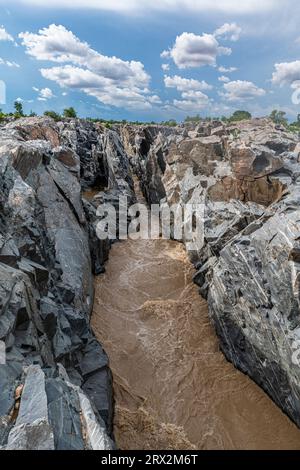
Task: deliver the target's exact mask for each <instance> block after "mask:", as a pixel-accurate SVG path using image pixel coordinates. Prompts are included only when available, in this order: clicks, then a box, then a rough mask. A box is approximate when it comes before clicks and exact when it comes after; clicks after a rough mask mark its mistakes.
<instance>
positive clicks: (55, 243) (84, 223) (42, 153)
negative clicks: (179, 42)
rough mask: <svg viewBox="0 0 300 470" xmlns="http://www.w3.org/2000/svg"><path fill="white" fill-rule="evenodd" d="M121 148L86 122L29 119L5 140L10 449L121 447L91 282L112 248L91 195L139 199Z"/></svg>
mask: <svg viewBox="0 0 300 470" xmlns="http://www.w3.org/2000/svg"><path fill="white" fill-rule="evenodd" d="M120 149H121V150H122V146H121V145H120V139H119V138H118V136H117V135H116V134H115V133H113V132H110V131H105V132H104V131H103V130H101V128H97V127H96V126H94V125H92V124H90V123H87V122H84V121H77V120H70V121H67V122H64V123H59V124H55V123H54V121H52V120H51V119H48V118H30V119H19V120H17V121H15V122H13V123H9V124H7V125H6V126H3V127H1V129H0V207H1V209H0V298H1V313H0V341H1V342H4V343H5V348H6V351H5V352H6V363H5V364H3V365H0V388H1V398H0V446H2V447H6V448H8V449H15V448H24V449H35V448H36V449H45V448H47V449H50V448H55V449H84V448H100V447H101V446H103V447H106V448H110V447H111V445H112V444H111V442H110V440H109V438H108V435H110V434H111V433H112V412H113V409H112V386H111V374H110V371H109V368H108V358H107V356H106V354H105V352H104V351H103V349H102V348H101V346H100V345H99V344H98V343H97V341H96V339H95V338H94V335H93V333H92V331H91V328H90V325H89V318H90V314H91V311H92V307H93V295H94V291H93V277H92V272H94V273H96V274H97V273H100V272H102V271H103V265H104V263H105V261H106V259H107V256H108V250H109V243H108V242H105V243H104V242H100V241H99V240H98V239H97V237H96V234H95V221H96V220H95V211H96V208H95V206H93V205H92V204H90V203H89V202H87V201H82V197H81V190H82V187H83V188H84V187H87V186H94V185H96V186H97V185H98V183H99V182H100V183H101V184H102V182H103V181H104V180H105V181H104V186H107V188H108V190H111V191H113V190H114V191H116V192H118V191H125V192H127V193H128V194H129V195H130V194H131V193H132V190H131V188H132V186H133V185H132V180H131V178H130V172H129V170H128V165H129V164H128V159H127V156H126V154H125V153H124V151H123V152H121V151H120ZM126 162H127V163H126ZM102 180H103V181H102ZM97 187H98V186H97ZM59 365H61V366H60V367H64V368H65V369H66V374H67V376H68V380H66V379H65V378H64V377H62V376H61V369H59V367H58V366H59ZM71 384H72V386H71ZM23 385H24V390H23V393H22V395H21V396H20V397H18V399H16V390H17V389H18V387H20V386H23ZM74 387H75V388H74ZM81 417H83V418H81ZM82 419H84V423H83V422H82Z"/></svg>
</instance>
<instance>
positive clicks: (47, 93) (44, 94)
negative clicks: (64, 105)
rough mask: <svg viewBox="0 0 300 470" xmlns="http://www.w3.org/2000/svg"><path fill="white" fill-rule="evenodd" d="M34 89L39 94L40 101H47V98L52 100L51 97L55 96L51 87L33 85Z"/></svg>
mask: <svg viewBox="0 0 300 470" xmlns="http://www.w3.org/2000/svg"><path fill="white" fill-rule="evenodd" d="M32 89H33V90H34V91H36V92H37V93H38V94H39V96H38V100H39V101H47V100H50V99H51V98H55V95H54V93H53V91H52V90H51V89H50V88H41V89H39V88H37V87H35V86H34V87H32Z"/></svg>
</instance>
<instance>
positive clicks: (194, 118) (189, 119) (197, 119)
mask: <svg viewBox="0 0 300 470" xmlns="http://www.w3.org/2000/svg"><path fill="white" fill-rule="evenodd" d="M184 121H185V122H200V121H201V116H200V115H199V114H196V116H187V117H186V118H185V120H184Z"/></svg>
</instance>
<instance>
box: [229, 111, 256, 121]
mask: <svg viewBox="0 0 300 470" xmlns="http://www.w3.org/2000/svg"><path fill="white" fill-rule="evenodd" d="M251 118H252V116H251V114H250V113H249V112H248V111H243V110H240V109H239V110H238V111H235V112H234V113H233V115H232V116H231V117H230V118H229V121H230V122H238V121H244V120H246V119H251Z"/></svg>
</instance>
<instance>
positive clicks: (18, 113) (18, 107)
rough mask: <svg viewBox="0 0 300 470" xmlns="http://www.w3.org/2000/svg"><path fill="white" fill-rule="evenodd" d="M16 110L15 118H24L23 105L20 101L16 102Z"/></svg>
mask: <svg viewBox="0 0 300 470" xmlns="http://www.w3.org/2000/svg"><path fill="white" fill-rule="evenodd" d="M14 108H15V117H17V118H19V117H22V116H24V111H23V105H22V103H21V102H20V101H15V103H14Z"/></svg>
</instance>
